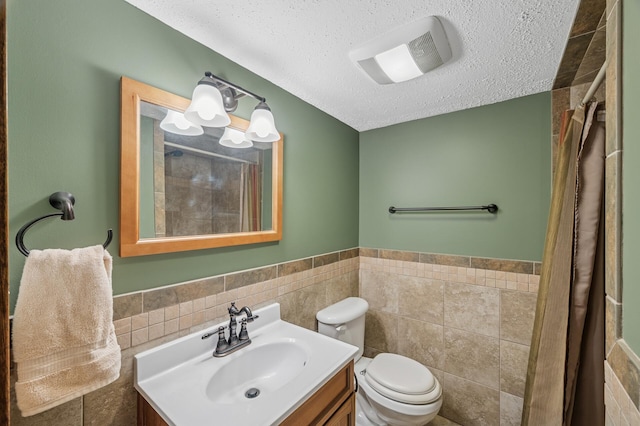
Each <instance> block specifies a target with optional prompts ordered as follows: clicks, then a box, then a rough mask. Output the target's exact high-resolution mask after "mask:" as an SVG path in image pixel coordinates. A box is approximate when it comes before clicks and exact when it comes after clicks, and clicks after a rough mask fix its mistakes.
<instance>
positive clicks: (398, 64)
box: [349, 16, 452, 84]
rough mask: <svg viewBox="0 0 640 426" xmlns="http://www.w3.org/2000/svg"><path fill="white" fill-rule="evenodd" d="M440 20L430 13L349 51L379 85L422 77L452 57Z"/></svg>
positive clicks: (352, 57) (352, 58)
mask: <svg viewBox="0 0 640 426" xmlns="http://www.w3.org/2000/svg"><path fill="white" fill-rule="evenodd" d="M451 56H452V53H451V46H449V41H448V40H447V35H446V33H445V32H444V28H443V27H442V24H441V23H440V20H438V18H436V17H435V16H427V17H425V18H422V19H420V20H418V21H415V22H412V23H411V24H409V25H405V26H403V27H400V28H396V29H394V30H392V31H390V32H388V33H386V34H383V35H382V36H380V37H378V38H376V39H374V40H372V41H370V42H368V43H366V44H364V45H362V46H360V47H358V48H356V49H353V50H352V51H351V52H349V57H350V58H351V60H352V61H354V62H355V63H356V64H357V65H358V66H359V68H360V69H361V70H362V71H364V72H365V73H366V74H367V75H368V76H369V77H371V78H372V79H373V81H375V82H376V83H378V84H392V83H401V82H403V81H407V80H411V79H414V78H416V77H420V76H421V75H423V74H425V73H426V72H428V71H431V70H432V69H434V68H437V67H439V66H440V65H442V64H444V63H445V62H447V61H448V60H449V59H451Z"/></svg>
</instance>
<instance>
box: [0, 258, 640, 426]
mask: <svg viewBox="0 0 640 426" xmlns="http://www.w3.org/2000/svg"><path fill="white" fill-rule="evenodd" d="M539 271H540V263H539V262H527V261H513V260H502V259H485V258H475V257H466V256H450V255H442V254H430V253H415V252H403V251H393V250H384V249H369V248H360V249H357V248H355V249H350V250H344V251H340V252H334V253H328V254H324V255H320V256H315V257H310V258H304V259H300V260H295V261H291V262H285V263H281V264H277V265H272V266H267V267H261V268H256V269H252V270H246V271H239V272H234V273H230V274H226V275H222V276H215V277H207V278H204V279H201V280H195V281H190V282H185V283H179V284H175V285H171V286H166V287H161V288H156V289H153V290H148V291H142V292H136V293H131V294H126V295H119V296H116V297H114V325H115V327H116V333H117V336H118V341H119V342H120V344H121V346H122V349H123V351H122V360H123V362H122V371H121V376H120V378H119V379H118V380H117V381H116V382H115V383H112V384H111V385H108V386H106V387H104V388H102V389H99V390H97V391H95V392H92V393H90V394H87V395H85V396H84V397H81V398H77V399H75V400H73V401H70V402H68V403H66V404H63V405H62V406H59V407H56V408H54V409H52V410H49V411H47V412H45V413H42V414H39V415H36V416H32V417H27V418H23V417H21V416H20V413H19V410H18V409H17V407H16V405H15V397H13V398H12V422H11V423H12V425H45V424H46V425H65V426H66V425H78V426H80V425H114V426H115V425H134V424H135V419H136V394H135V390H134V388H133V356H134V355H135V354H136V353H139V352H142V351H144V350H147V349H150V348H152V347H155V346H157V345H160V344H162V343H165V342H168V341H171V340H173V339H176V338H178V337H181V336H184V335H187V334H189V333H192V332H196V331H201V330H203V329H205V328H207V327H210V326H211V325H213V324H216V323H217V322H220V321H223V320H225V319H226V317H227V314H226V307H227V306H228V304H229V302H231V301H236V302H237V304H238V306H243V305H248V306H251V307H260V306H264V305H266V304H269V303H272V302H279V303H280V304H281V306H282V315H283V318H284V319H285V320H287V321H290V322H292V323H294V324H298V325H300V326H303V327H306V328H309V329H312V330H315V329H316V322H315V313H316V312H317V311H318V310H320V309H322V308H324V307H326V306H328V305H330V304H332V303H334V302H337V301H339V300H341V299H343V298H345V297H349V296H356V295H360V296H361V297H364V298H365V299H367V300H368V301H369V304H370V311H369V313H368V314H367V332H366V342H365V344H366V355H369V356H372V355H375V354H376V353H379V352H381V351H385V352H386V351H389V352H395V353H400V354H403V355H407V356H410V357H412V358H414V359H416V360H417V361H419V362H421V363H423V364H425V365H427V366H429V367H430V369H431V370H432V371H433V372H434V374H435V375H436V377H438V379H439V380H440V381H441V383H442V384H443V390H444V405H443V408H442V410H441V412H440V414H441V415H442V416H443V417H445V418H448V419H450V420H452V421H454V422H456V423H459V424H463V425H518V424H520V413H521V409H522V397H523V394H524V384H525V375H526V367H527V359H528V352H529V344H530V338H531V330H532V326H533V319H534V314H535V303H536V297H537V290H538V284H539ZM609 377H610V378H611V375H610V376H609ZM12 379H13V381H15V371H12ZM620 389H621V387H619V388H615V389H614V388H613V387H612V389H611V391H610V392H609V395H610V397H611V398H613V397H614V396H616V397H617V396H618V395H620V391H619V390H620ZM625 401H626V400H624V401H622V400H620V402H619V403H618V404H619V405H618V406H619V407H620V409H619V411H618V416H619V418H620V419H622V418H626V417H622V416H623V415H624V414H622V413H625V412H626V411H624V410H625V409H626V408H629V407H630V405H629V404H626V405H625V404H624V402H625ZM625 407H626V408H625ZM439 421H441V422H444V421H445V420H444V419H439ZM616 424H617V423H616ZM620 424H625V423H620ZM631 424H633V423H631Z"/></svg>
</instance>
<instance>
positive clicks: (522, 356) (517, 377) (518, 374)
mask: <svg viewBox="0 0 640 426" xmlns="http://www.w3.org/2000/svg"><path fill="white" fill-rule="evenodd" d="M528 361H529V346H526V345H521V344H518V343H513V342H508V341H506V340H502V341H500V390H501V391H503V392H507V393H509V394H512V395H515V396H518V397H524V386H525V381H526V379H527V364H528Z"/></svg>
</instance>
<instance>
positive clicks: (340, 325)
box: [316, 297, 369, 361]
mask: <svg viewBox="0 0 640 426" xmlns="http://www.w3.org/2000/svg"><path fill="white" fill-rule="evenodd" d="M368 309H369V304H368V303H367V301H366V300H364V299H361V298H359V297H348V298H346V299H343V300H341V301H339V302H338V303H334V304H333V305H331V306H327V307H326V308H324V309H323V310H321V311H319V312H318V313H317V314H316V318H317V320H318V333H321V334H324V335H325V336H329V337H333V338H334V339H338V340H340V341H343V342H346V343H349V344H351V345H354V346H357V347H358V352H357V353H356V356H355V360H356V361H358V360H359V359H360V357H361V356H362V354H363V353H364V318H365V313H366V312H367V310H368Z"/></svg>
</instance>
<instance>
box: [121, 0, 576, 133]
mask: <svg viewBox="0 0 640 426" xmlns="http://www.w3.org/2000/svg"><path fill="white" fill-rule="evenodd" d="M126 1H128V2H129V3H131V4H133V5H134V6H136V7H138V8H140V9H141V10H143V11H145V12H147V13H148V14H150V15H152V16H154V17H155V18H157V19H159V20H160V21H162V22H164V23H166V24H167V25H169V26H171V27H173V28H175V29H176V30H178V31H180V32H182V33H184V34H185V35H187V36H189V37H191V38H193V39H194V40H197V41H198V42H200V43H202V44H204V45H205V46H208V47H209V48H211V49H213V50H215V51H216V52H218V53H220V54H222V55H223V56H225V57H227V58H229V59H230V60H232V61H234V62H236V63H238V64H239V65H241V66H243V67H245V68H247V69H249V70H250V71H252V72H254V73H255V74H258V75H259V76H261V77H263V78H265V79H267V80H269V81H271V82H273V83H274V84H276V85H278V86H280V87H281V88H283V89H285V90H286V91H288V92H290V93H292V94H294V95H296V96H297V97H299V98H301V99H303V100H305V101H306V102H308V103H310V104H312V105H314V106H316V107H317V108H319V109H321V110H322V111H324V112H326V113H327V114H329V115H331V116H333V117H335V118H337V119H338V120H340V121H342V122H344V123H346V124H348V125H349V126H351V127H353V128H354V129H356V130H359V131H364V130H370V129H375V128H379V127H385V126H389V125H392V124H396V123H402V122H405V121H410V120H415V119H419V118H424V117H430V116H434V115H438V114H443V113H447V112H452V111H457V110H461V109H467V108H472V107H476V106H480V105H486V104H491V103H495V102H500V101H503V100H507V99H512V98H517V97H520V96H526V95H530V94H534V93H539V92H543V91H547V90H551V88H552V85H553V80H554V77H555V75H556V71H557V69H558V64H559V63H560V60H561V58H562V54H563V50H564V47H565V44H566V41H567V38H568V35H569V31H570V29H571V24H572V22H573V19H574V16H575V14H576V10H577V7H578V4H579V0H563V1H558V0H484V1H481V0H457V1H454V0H430V1H425V0H401V1H392V0H348V1H345V0H341V1H340V0H297V1H264V0H244V1H220V0H218V1H213V0H181V1H176V0H126ZM430 15H433V16H437V17H438V18H439V19H440V21H441V22H442V23H443V25H444V28H445V31H446V33H447V36H448V38H449V42H450V44H451V48H452V50H453V58H452V59H451V60H450V61H449V62H447V63H446V64H445V65H443V66H442V67H440V68H437V69H435V70H433V71H431V72H429V73H427V74H425V75H423V76H421V77H419V78H417V79H414V80H411V81H407V82H404V83H399V84H392V85H386V86H381V85H378V84H376V83H374V82H373V81H371V80H370V79H369V77H367V76H366V75H364V74H363V73H362V72H361V71H360V70H359V69H358V68H357V67H356V66H355V65H354V64H353V63H352V62H351V61H350V59H349V55H348V53H349V51H350V50H351V49H352V48H354V47H356V46H358V45H360V44H362V43H364V42H367V41H368V40H371V39H373V38H375V37H376V36H379V35H380V34H383V33H385V32H387V31H389V30H392V29H394V28H396V27H398V26H401V25H403V24H405V23H408V22H412V21H414V20H417V19H419V18H421V17H424V16H430ZM238 29H241V30H238ZM210 71H212V72H214V73H215V72H216V70H215V69H212V70H210ZM234 82H235V83H237V84H239V85H240V86H242V82H240V81H238V82H236V81H234ZM248 89H249V90H251V88H248ZM274 114H275V115H276V117H277V111H274Z"/></svg>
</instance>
